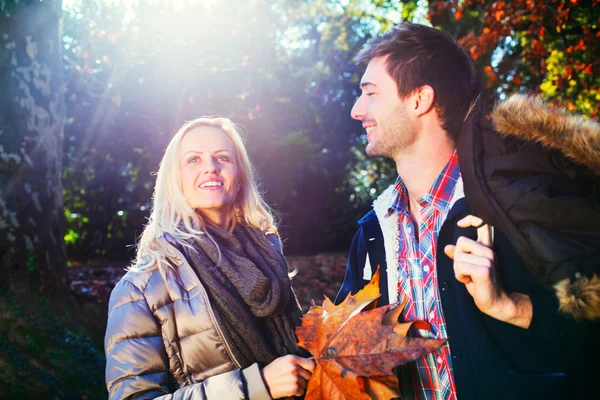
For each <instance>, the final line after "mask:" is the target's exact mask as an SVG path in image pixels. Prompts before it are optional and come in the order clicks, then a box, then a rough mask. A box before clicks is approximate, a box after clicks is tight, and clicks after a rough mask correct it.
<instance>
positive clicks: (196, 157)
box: [187, 156, 198, 164]
mask: <svg viewBox="0 0 600 400" xmlns="http://www.w3.org/2000/svg"><path fill="white" fill-rule="evenodd" d="M187 162H188V164H192V163H196V162H198V156H193V157H190V158H189V159H188V161H187Z"/></svg>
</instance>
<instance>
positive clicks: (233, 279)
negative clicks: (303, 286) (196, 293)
mask: <svg viewBox="0 0 600 400" xmlns="http://www.w3.org/2000/svg"><path fill="white" fill-rule="evenodd" d="M206 229H207V232H208V234H209V235H210V236H211V237H212V238H213V239H214V240H215V242H216V243H217V244H218V246H219V249H220V252H221V259H220V261H219V251H218V250H217V248H216V246H215V244H214V243H213V242H212V241H211V240H210V238H208V237H206V235H204V236H201V237H200V238H199V239H197V240H196V241H195V242H194V243H193V245H194V248H195V250H196V251H193V250H190V251H187V252H186V253H188V254H187V257H188V260H189V262H190V264H191V265H192V267H193V268H194V270H195V271H196V273H197V274H198V277H199V278H200V281H201V282H202V284H203V285H204V287H205V288H206V290H207V292H208V296H209V298H210V302H211V305H212V307H213V309H214V311H215V315H216V317H217V322H218V324H219V327H220V328H221V330H222V331H223V334H224V336H225V340H227V343H228V344H229V345H230V347H231V349H232V351H233V354H234V356H235V358H236V359H237V360H238V361H239V363H240V364H241V367H242V368H246V367H248V366H250V365H252V364H253V363H255V362H258V363H261V364H263V365H266V364H268V363H270V362H271V361H273V360H274V359H275V358H277V357H280V356H283V355H286V354H298V353H299V349H298V346H297V344H296V335H295V333H294V328H295V327H296V325H298V324H299V323H300V318H301V317H302V311H301V310H300V308H299V305H298V302H297V300H296V296H295V295H294V293H293V292H292V289H291V283H290V279H289V276H288V266H287V263H286V261H285V258H284V256H283V254H282V253H281V251H280V250H279V249H278V248H277V247H276V246H275V244H274V242H273V241H271V240H270V239H269V238H268V237H267V236H265V235H264V234H263V233H262V232H261V231H260V230H259V229H256V228H252V227H249V226H246V225H242V224H237V225H236V227H235V229H234V231H233V232H228V231H225V230H223V229H220V228H217V227H214V226H211V225H208V224H207V227H206ZM269 236H270V235H269ZM273 238H274V239H275V240H277V241H278V240H279V238H277V237H275V236H273Z"/></svg>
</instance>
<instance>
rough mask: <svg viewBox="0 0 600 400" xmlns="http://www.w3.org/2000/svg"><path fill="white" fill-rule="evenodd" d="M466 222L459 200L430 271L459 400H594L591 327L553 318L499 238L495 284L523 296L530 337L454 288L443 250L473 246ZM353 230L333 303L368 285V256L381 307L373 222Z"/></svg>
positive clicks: (547, 298) (551, 305)
mask: <svg viewBox="0 0 600 400" xmlns="http://www.w3.org/2000/svg"><path fill="white" fill-rule="evenodd" d="M468 214H470V209H469V207H468V204H467V202H466V200H465V199H461V200H458V201H457V202H456V203H455V204H454V206H453V207H452V209H451V210H450V212H449V214H448V217H447V219H446V221H445V223H444V224H443V226H442V228H441V230H440V234H439V237H438V250H437V255H438V256H437V264H436V268H437V274H438V284H439V293H440V296H441V301H442V308H443V313H444V317H445V320H446V324H447V330H448V336H449V338H448V339H449V343H450V351H451V355H452V365H453V372H454V378H455V381H456V387H457V395H458V398H459V399H460V400H465V399H466V400H471V399H481V400H494V399H579V398H582V399H583V398H600V394H599V393H600V391H599V390H598V389H597V388H596V385H595V383H594V380H593V379H594V378H596V377H597V376H599V375H598V372H599V369H598V366H599V365H600V358H599V357H598V356H599V353H600V352H599V351H598V345H597V344H596V343H595V341H596V340H597V339H595V338H600V336H598V332H600V330H599V329H598V323H592V322H585V323H576V322H575V321H574V320H573V319H572V317H570V316H564V315H562V314H559V313H558V312H557V310H558V303H557V300H556V297H555V296H554V294H553V293H552V292H551V291H549V290H546V289H544V288H543V287H542V286H541V285H540V284H538V283H537V282H536V280H535V279H534V278H533V277H532V275H531V273H530V272H529V271H528V269H527V268H526V267H525V265H524V263H523V262H522V260H521V259H520V258H519V256H518V255H517V253H516V252H515V250H514V248H513V247H512V245H511V244H510V242H509V240H508V239H507V238H506V237H505V236H504V235H502V234H501V233H500V232H498V230H496V232H495V239H494V250H495V252H496V259H497V266H498V267H497V270H498V273H499V279H500V282H501V284H502V285H503V288H504V290H505V291H507V292H519V293H524V294H527V295H529V296H530V298H531V300H532V304H533V319H532V321H531V325H530V327H529V329H521V328H519V327H516V326H513V325H510V324H506V323H503V322H500V321H498V320H495V319H493V318H491V317H489V316H487V315H485V314H483V313H482V312H480V311H479V309H477V307H476V306H475V303H474V302H473V299H472V297H471V296H470V295H469V293H468V292H467V290H466V288H465V286H464V285H463V284H462V283H460V282H459V281H457V280H456V278H455V276H454V268H453V261H452V260H451V259H450V258H448V257H447V256H446V255H445V254H444V252H443V248H444V246H446V245H447V244H455V243H456V240H457V239H458V237H459V236H467V237H471V238H473V239H475V238H476V230H475V228H468V229H463V228H459V227H458V226H456V222H457V221H458V220H459V219H461V218H462V217H464V216H466V215H468ZM359 224H360V228H359V230H358V232H357V233H356V235H355V237H354V240H353V242H352V246H351V249H350V253H349V258H348V266H347V269H346V276H345V278H344V283H343V285H342V287H341V289H340V291H339V293H338V295H337V297H336V303H339V302H341V301H342V300H343V299H344V298H345V297H346V295H347V294H348V293H356V292H357V291H358V290H360V289H361V288H362V287H364V285H365V284H367V283H368V280H367V279H363V277H364V276H365V273H364V272H365V271H363V268H364V266H365V261H366V259H367V255H368V257H369V260H370V265H371V267H372V269H373V271H372V272H374V270H375V269H376V268H377V266H378V265H379V266H380V269H381V274H380V277H381V278H380V279H381V281H380V288H381V293H382V296H381V298H380V299H379V300H378V305H379V306H381V305H384V304H388V295H387V285H388V282H387V279H388V278H387V273H386V271H387V267H388V266H387V263H386V257H385V247H384V239H383V233H382V231H381V228H380V225H379V221H378V218H377V215H376V214H375V212H374V211H371V212H369V213H368V214H367V215H366V216H365V217H364V218H363V219H362V220H361V221H360V222H359ZM368 275H369V274H366V276H367V277H368Z"/></svg>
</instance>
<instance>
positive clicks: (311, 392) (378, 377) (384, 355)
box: [296, 269, 446, 400]
mask: <svg viewBox="0 0 600 400" xmlns="http://www.w3.org/2000/svg"><path fill="white" fill-rule="evenodd" d="M380 296H381V294H380V292H379V269H377V271H376V272H375V274H373V278H372V279H371V282H370V283H369V284H368V285H367V286H365V287H364V288H363V289H362V290H360V291H359V292H358V293H356V294H355V295H348V297H346V299H345V300H344V301H343V302H342V303H341V304H340V305H338V306H336V305H334V304H333V303H332V302H331V300H329V299H328V298H327V297H325V300H324V301H323V305H322V306H321V307H319V306H316V305H315V303H314V301H313V303H312V307H311V309H310V310H309V311H308V313H307V314H306V315H304V317H303V318H302V325H301V326H299V327H297V328H296V335H297V336H298V344H299V345H300V346H301V347H303V348H304V349H306V350H308V351H309V352H310V353H311V354H312V355H313V357H314V359H315V362H316V364H317V365H316V368H315V371H314V372H313V374H312V376H311V377H310V379H309V381H308V387H307V389H306V396H305V400H312V399H324V400H338V399H339V400H341V399H365V400H367V399H391V398H393V397H399V396H400V393H399V392H398V389H399V388H398V379H397V378H396V376H395V375H394V373H393V371H392V368H394V367H395V366H398V365H402V364H406V363H409V362H412V361H414V360H417V359H418V358H421V357H422V356H424V355H426V354H428V353H430V352H432V351H434V350H436V349H439V348H440V347H441V346H442V345H443V344H444V343H445V342H446V340H445V339H425V338H413V337H408V336H406V334H407V332H408V330H409V329H410V328H411V327H412V328H417V329H427V330H431V327H430V326H429V324H428V323H427V322H424V321H416V322H405V323H399V322H398V317H399V316H400V313H401V312H402V309H403V308H404V305H405V303H406V300H405V301H403V302H402V303H401V304H392V305H388V306H384V307H379V308H375V304H376V300H377V299H378V298H379V297H380Z"/></svg>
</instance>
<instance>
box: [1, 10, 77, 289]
mask: <svg viewBox="0 0 600 400" xmlns="http://www.w3.org/2000/svg"><path fill="white" fill-rule="evenodd" d="M60 21H61V1H56V0H43V1H27V0H25V1H22V0H21V1H19V2H17V1H10V0H8V1H7V0H0V49H1V50H0V257H1V258H0V262H1V264H0V265H1V268H2V274H3V279H4V284H6V283H8V284H10V285H11V288H16V286H20V287H21V288H25V289H37V290H42V291H43V292H44V293H46V294H54V293H60V292H63V291H64V290H65V289H66V288H67V287H68V285H67V274H66V268H67V265H66V262H67V257H66V252H65V246H64V216H63V200H62V183H61V171H62V141H63V121H64V116H65V105H64V98H63V97H64V89H63V73H62V60H61V47H62V45H61V43H62V40H61V37H60ZM63 293H64V292H63Z"/></svg>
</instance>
